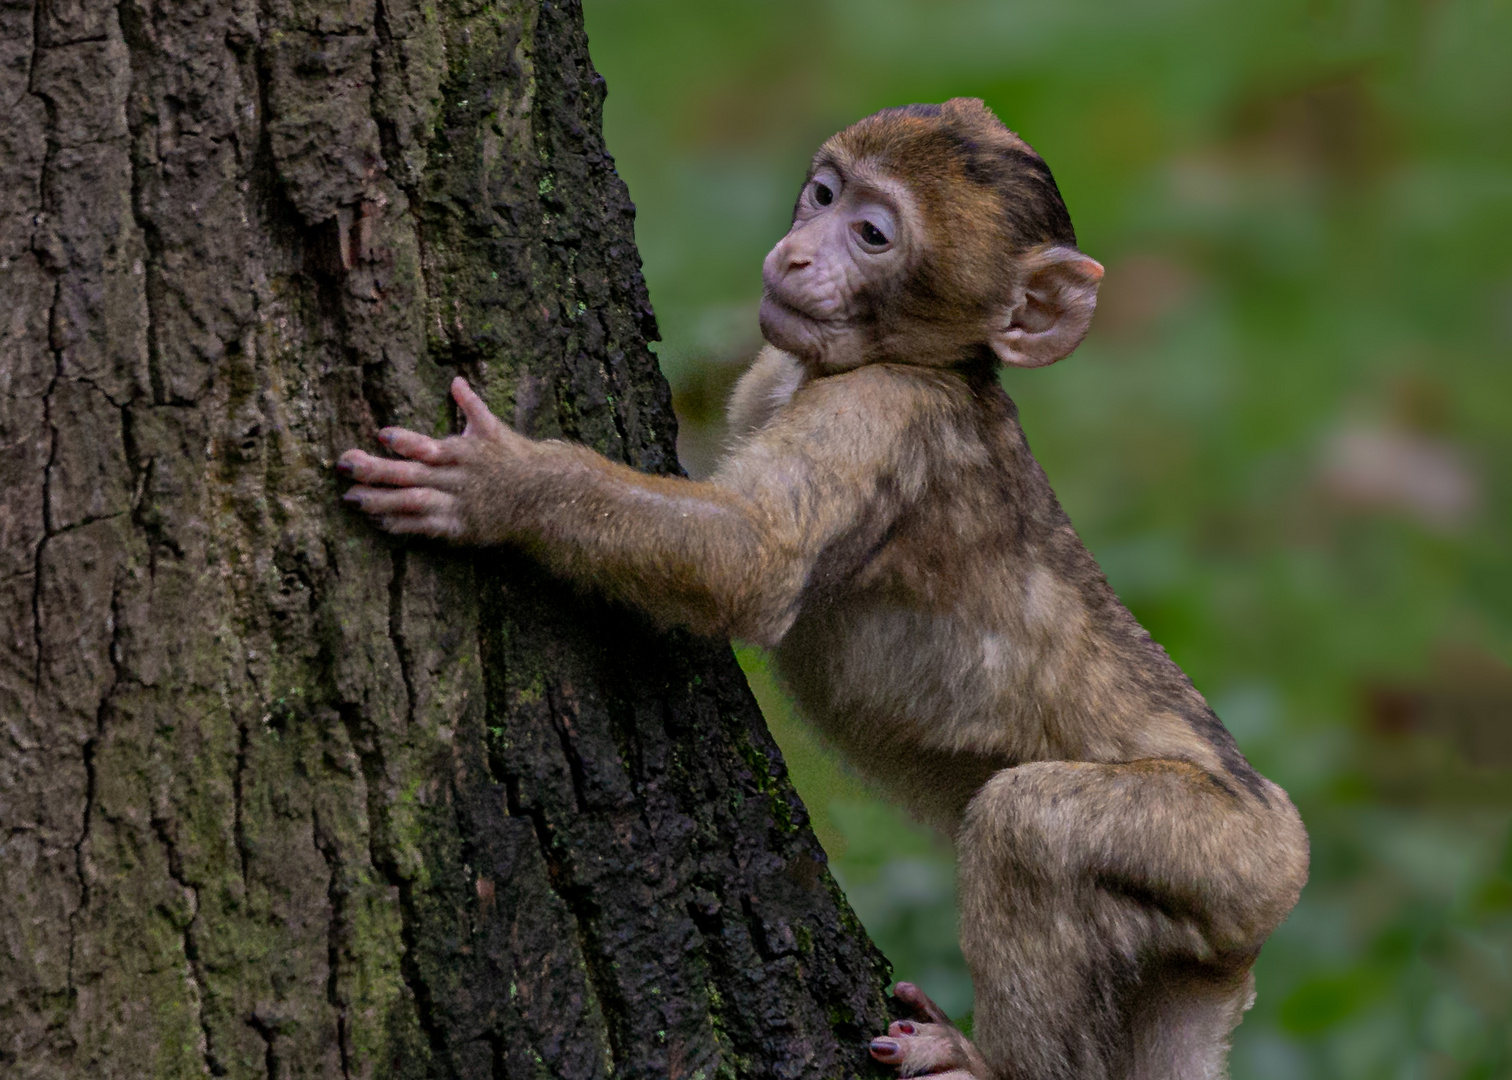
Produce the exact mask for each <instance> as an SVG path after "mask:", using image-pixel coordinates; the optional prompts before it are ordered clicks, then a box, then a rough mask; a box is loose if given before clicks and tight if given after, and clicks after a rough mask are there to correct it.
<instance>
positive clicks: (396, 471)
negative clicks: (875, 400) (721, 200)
mask: <svg viewBox="0 0 1512 1080" xmlns="http://www.w3.org/2000/svg"><path fill="white" fill-rule="evenodd" d="M452 392H453V395H454V396H455V397H456V399H457V403H458V404H459V405H460V406H461V409H462V412H463V415H464V417H465V418H466V428H465V430H464V432H463V434H461V435H457V436H452V437H450V438H446V439H432V438H429V437H427V436H425V435H421V434H418V433H416V432H412V431H406V430H404V429H400V428H391V429H385V430H384V432H383V433H382V434H381V436H380V437H381V438H382V439H383V441H384V442H385V444H386V445H387V446H388V447H389V449H391V450H393V451H394V452H395V453H397V454H399V455H401V456H400V457H399V458H379V457H375V456H373V455H371V454H367V453H364V452H363V451H361V450H349V451H347V452H346V453H345V454H343V455H342V457H341V461H340V464H339V466H338V467H339V468H340V469H341V471H343V472H344V473H346V474H348V475H350V476H352V477H353V478H354V479H355V480H357V481H358V484H357V485H356V486H354V487H353V488H352V489H351V490H350V491H348V492H347V495H346V498H347V499H348V500H349V501H351V502H354V503H356V504H357V505H358V506H359V507H361V509H363V510H364V511H366V512H367V513H369V514H371V515H373V517H374V519H375V521H376V523H377V524H378V525H379V526H380V527H382V528H384V529H387V530H388V531H390V532H395V533H417V534H422V535H429V536H439V537H445V538H448V539H452V540H456V541H459V542H462V543H470V544H499V543H511V544H516V545H519V546H521V547H524V548H526V549H527V550H529V551H531V552H532V553H534V554H536V555H537V556H538V557H540V558H541V559H542V560H544V561H545V562H546V563H547V564H548V565H550V566H551V567H552V568H553V569H555V570H557V571H558V572H559V573H562V574H564V575H566V576H567V577H569V578H572V579H574V580H576V581H578V582H580V583H582V584H585V585H591V586H593V587H596V588H600V589H603V590H604V591H606V592H608V593H610V594H611V595H613V596H615V597H617V598H618V599H621V600H624V601H627V602H629V603H632V604H635V605H636V606H638V607H641V608H643V609H644V610H646V611H648V612H649V613H651V614H652V615H653V616H655V617H656V618H658V619H659V620H661V621H663V622H666V623H676V624H681V625H684V626H688V627H690V628H692V629H694V630H696V631H698V632H700V633H705V634H719V635H731V636H735V637H741V638H744V639H747V640H750V641H754V642H758V643H762V644H774V643H775V642H776V641H777V640H779V639H780V638H781V636H782V634H783V633H784V632H785V631H786V629H787V627H788V626H789V625H790V624H791V622H792V619H793V617H794V615H795V614H796V606H797V603H798V600H799V597H800V595H801V593H802V591H803V587H804V585H805V583H806V581H807V579H808V576H809V571H810V569H811V567H812V565H813V563H814V561H815V560H816V559H817V558H818V557H819V555H820V553H821V552H823V551H824V550H825V549H826V547H828V546H829V545H830V543H831V542H832V541H833V540H834V539H836V538H837V537H838V536H840V535H842V534H843V533H844V532H845V531H846V530H847V528H848V526H849V525H850V523H851V522H854V521H856V520H859V519H861V518H863V517H864V518H867V519H874V518H875V517H876V514H875V512H873V513H870V514H867V513H865V512H864V511H866V509H867V507H866V503H867V502H868V501H869V500H871V499H873V498H874V494H873V493H874V492H875V490H876V487H877V484H876V483H875V481H874V479H873V478H874V477H875V476H876V475H879V474H880V472H881V469H882V467H883V465H884V463H885V459H886V458H887V457H888V455H889V451H890V448H889V445H888V439H887V437H886V435H885V433H884V432H882V431H876V430H872V431H870V438H869V439H868V440H867V442H868V443H869V449H870V451H871V452H870V453H867V452H866V449H867V448H862V447H860V446H858V440H857V439H856V438H855V437H854V435H855V432H854V431H852V432H851V433H850V437H847V434H846V430H845V429H846V428H847V427H850V428H857V427H858V422H857V417H856V416H855V405H856V403H855V402H849V403H848V404H839V403H838V402H836V401H834V400H831V399H833V398H835V397H836V395H835V394H834V393H825V392H823V391H821V392H820V393H817V394H812V395H809V400H806V401H805V402H804V406H805V407H803V408H797V409H790V410H788V411H787V412H786V413H784V415H782V416H779V417H776V418H774V419H773V421H772V422H771V423H770V424H769V425H768V427H767V428H766V429H765V430H764V431H763V432H762V433H761V434H760V436H759V437H757V438H753V439H750V440H747V441H746V442H745V443H744V444H742V446H741V447H740V448H739V449H738V450H737V451H736V453H735V455H734V456H733V457H732V458H731V460H730V461H728V462H727V463H726V465H725V466H724V467H722V468H721V469H720V471H719V473H718V474H717V475H716V476H715V478H714V479H713V480H710V481H703V482H697V481H691V480H683V479H677V478H670V477H653V476H647V475H645V474H643V473H639V472H636V471H635V470H634V469H631V468H628V467H627V466H624V465H620V464H616V463H614V462H611V461H609V460H607V459H606V458H604V457H602V456H601V455H599V454H596V453H594V452H593V451H591V450H589V449H587V448H586V447H583V446H577V445H573V444H570V443H563V442H555V441H551V442H537V441H534V440H532V439H528V438H526V437H524V436H522V435H520V434H518V433H516V432H514V431H511V430H510V429H509V428H508V427H507V426H505V425H504V424H503V423H501V422H500V421H499V420H498V419H497V418H496V417H494V416H493V414H492V413H490V412H489V411H488V409H487V407H486V406H485V405H484V404H483V402H482V400H481V399H480V398H478V396H477V395H476V394H474V393H473V392H472V390H471V389H470V388H469V387H468V386H467V384H466V382H465V381H463V380H461V379H458V380H456V382H455V383H454V384H453V387H452ZM841 396H842V397H843V395H841ZM847 412H849V413H850V415H849V417H848V421H849V422H848V423H846V422H845V421H846V419H847V417H846V416H845V415H844V414H845V413H847ZM837 421H839V422H838V424H837ZM837 426H838V429H839V430H834V429H835V428H836V427H837ZM881 426H882V427H886V426H887V425H886V424H883V425H881ZM868 474H870V475H868Z"/></svg>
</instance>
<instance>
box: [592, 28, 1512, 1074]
mask: <svg viewBox="0 0 1512 1080" xmlns="http://www.w3.org/2000/svg"><path fill="white" fill-rule="evenodd" d="M585 7H586V9H587V19H588V30H589V37H590V41H591V45H592V53H593V58H594V62H595V64H596V65H597V66H598V68H599V69H600V70H601V71H602V72H603V73H604V75H605V77H606V79H607V80H608V85H609V99H608V105H607V112H606V119H605V123H606V127H607V133H608V141H609V147H610V149H611V151H612V152H613V153H614V155H615V157H616V159H617V162H618V165H619V168H620V171H621V173H622V174H623V176H624V177H625V179H626V181H627V182H628V183H629V185H630V192H631V195H632V197H633V198H634V199H635V201H636V203H637V205H638V207H639V217H638V222H637V238H638V240H639V243H640V249H641V252H642V254H643V256H644V259H645V267H646V276H647V279H648V281H649V282H650V287H651V297H652V301H653V302H654V304H655V306H656V310H657V313H658V316H659V317H660V320H661V326H662V331H663V336H664V338H665V340H664V342H663V343H662V344H661V346H660V347H659V353H660V356H661V358H662V363H663V366H664V368H665V370H666V372H667V375H668V377H669V378H670V379H671V380H672V383H673V386H674V389H675V392H676V402H677V405H678V408H679V412H680V415H681V416H682V420H683V426H684V436H683V452H684V457H685V461H686V462H687V464H688V465H689V467H690V468H691V469H692V470H693V471H695V472H700V471H707V469H708V468H709V467H710V464H711V462H712V460H713V458H714V455H715V454H716V453H717V449H718V446H719V440H720V430H719V425H720V420H721V417H720V411H721V408H722V404H723V398H724V394H725V393H726V392H727V390H728V388H729V385H730V383H731V382H732V380H733V379H734V378H735V376H736V375H737V374H738V373H739V370H740V367H741V365H742V364H744V362H745V361H747V360H748V359H749V357H750V356H751V354H752V353H753V352H754V351H755V349H756V347H757V346H758V344H759V338H758V335H757V329H756V303H757V299H758V296H759V292H760V266H761V260H762V256H763V255H764V254H765V252H766V251H767V250H768V248H769V247H770V246H771V245H772V244H773V243H774V242H775V241H776V239H777V238H778V237H779V236H781V235H782V233H783V231H784V230H785V228H786V226H787V222H788V216H789V212H790V209H791V206H792V203H793V200H794V198H795V196H796V194H797V191H798V185H799V183H800V182H801V180H802V177H803V172H804V168H805V165H806V163H807V160H808V158H809V155H810V154H811V153H812V152H813V150H814V148H815V147H816V146H817V145H818V143H819V142H820V141H821V140H822V139H823V138H824V137H825V136H827V135H829V134H830V133H831V132H833V131H835V130H837V129H838V128H840V127H843V126H844V125H846V124H848V123H850V122H851V121H853V120H855V119H857V118H858V117H860V116H863V115H865V114H867V113H870V112H872V111H874V110H875V109H878V108H880V107H882V106H886V105H897V104H903V103H906V102H910V101H939V100H942V99H944V98H947V97H952V96H956V95H969V96H975V97H981V98H984V99H986V101H987V103H988V104H989V105H990V106H991V107H992V108H993V109H994V110H995V111H996V112H997V113H998V115H999V116H1000V117H1002V119H1003V120H1004V121H1005V122H1006V123H1007V124H1008V125H1009V126H1010V127H1012V128H1014V129H1015V130H1017V131H1019V132H1020V133H1021V134H1022V135H1023V136H1024V137H1025V138H1026V139H1028V140H1029V142H1030V143H1031V144H1033V145H1034V146H1035V147H1036V148H1037V149H1038V150H1039V151H1040V152H1041V153H1042V154H1043V155H1044V157H1045V158H1046V159H1047V160H1048V161H1049V162H1050V165H1051V167H1052V168H1053V169H1054V170H1055V175H1056V177H1057V179H1058V181H1059V183H1060V185H1061V188H1062V191H1063V192H1064V194H1065V197H1066V201H1067V203H1068V204H1069V206H1070V208H1071V213H1072V216H1073V218H1074V220H1075V222H1076V226H1077V232H1078V235H1079V237H1080V239H1081V245H1082V247H1083V249H1084V250H1086V251H1087V252H1088V253H1090V254H1092V255H1094V256H1095V257H1097V258H1098V259H1100V260H1102V261H1103V262H1104V263H1105V264H1106V265H1107V267H1108V274H1107V278H1106V279H1105V282H1104V288H1103V294H1102V299H1101V303H1100V305H1099V310H1098V316H1097V320H1096V322H1095V324H1094V326H1093V329H1092V333H1091V336H1090V337H1089V338H1088V340H1087V342H1086V344H1085V345H1083V346H1082V348H1081V349H1080V350H1079V351H1078V352H1077V354H1076V355H1075V356H1074V357H1072V358H1071V359H1070V360H1068V361H1066V362H1064V363H1062V364H1059V365H1057V366H1055V367H1053V368H1050V369H1046V370H1042V371H1030V372H1022V371H1021V372H1014V373H1012V374H1011V375H1010V376H1008V377H1007V385H1008V388H1009V391H1010V392H1011V393H1012V394H1013V395H1014V397H1015V398H1016V399H1017V400H1018V402H1019V404H1020V406H1021V408H1022V414H1023V422H1024V426H1025V428H1026V430H1027V431H1028V434H1029V437H1030V440H1031V442H1032V444H1033V445H1034V447H1035V450H1036V453H1037V455H1038V456H1039V458H1040V460H1041V462H1042V463H1043V464H1044V466H1045V469H1046V471H1047V472H1048V473H1049V476H1050V479H1051V481H1052V483H1053V484H1054V485H1055V488H1056V490H1057V491H1058V493H1059V494H1060V497H1061V499H1062V501H1063V502H1064V504H1065V505H1066V508H1067V510H1068V511H1069V512H1070V514H1071V517H1072V519H1073V520H1074V521H1075V523H1076V525H1077V527H1078V528H1079V530H1080V531H1081V534H1082V536H1083V538H1084V539H1085V540H1086V542H1087V544H1088V546H1089V547H1090V548H1091V549H1092V551H1093V552H1094V553H1095V554H1096V555H1097V557H1098V559H1099V560H1100V561H1101V563H1102V565H1103V567H1104V568H1105V569H1106V571H1107V573H1108V576H1109V578H1110V579H1111V581H1112V583H1113V585H1114V587H1115V588H1116V589H1117V590H1118V592H1119V594H1120V596H1122V597H1123V599H1124V600H1125V601H1126V602H1127V603H1128V604H1129V606H1130V607H1131V608H1132V609H1133V610H1134V613H1135V614H1136V615H1137V616H1138V617H1139V618H1140V619H1141V621H1143V622H1144V624H1145V625H1146V626H1147V627H1149V629H1150V631H1151V632H1152V633H1153V634H1154V636H1155V638H1156V639H1157V640H1158V641H1160V642H1161V643H1162V644H1164V645H1165V647H1166V648H1167V650H1169V652H1170V653H1171V655H1172V656H1173V657H1174V658H1175V659H1176V661H1177V662H1178V663H1180V664H1181V665H1182V667H1184V668H1185V669H1186V671H1187V672H1188V673H1189V674H1190V675H1191V676H1192V678H1193V679H1194V680H1195V681H1196V683H1197V686H1198V688H1199V689H1201V690H1202V691H1203V692H1204V693H1205V694H1206V695H1207V696H1208V698H1209V699H1210V700H1211V701H1212V702H1213V703H1214V705H1215V707H1216V708H1217V710H1218V712H1219V714H1220V715H1221V716H1222V717H1223V719H1224V721H1225V722H1226V723H1227V724H1228V725H1229V727H1230V728H1231V729H1232V730H1233V732H1234V734H1235V735H1236V736H1237V738H1238V739H1239V742H1240V744H1241V746H1242V747H1243V748H1244V750H1245V752H1246V753H1247V754H1248V755H1249V756H1250V758H1251V760H1253V761H1254V762H1255V763H1256V765H1257V766H1258V767H1259V768H1260V769H1261V770H1262V771H1263V772H1265V773H1266V774H1268V775H1269V776H1271V777H1272V778H1274V779H1275V780H1277V781H1278V782H1280V783H1281V784H1282V785H1284V786H1285V787H1286V788H1287V789H1288V790H1289V791H1290V792H1291V794H1292V796H1293V798H1294V799H1295V800H1296V802H1297V804H1298V806H1299V807H1300V808H1301V810H1302V814H1303V817H1304V818H1305V819H1306V821H1307V823H1308V826H1309V828H1310V830H1311V833H1312V840H1313V870H1312V880H1311V882H1310V884H1309V885H1308V888H1307V891H1306V892H1305V893H1304V894H1303V897H1302V903H1301V905H1300V906H1299V907H1298V908H1297V910H1296V912H1295V914H1294V915H1293V916H1292V918H1291V919H1290V921H1288V922H1287V923H1286V924H1285V925H1284V926H1283V927H1282V928H1281V929H1280V930H1279V931H1278V932H1277V934H1276V935H1275V937H1274V938H1273V939H1272V941H1271V943H1270V945H1268V946H1267V948H1266V950H1265V952H1264V954H1263V955H1262V957H1261V959H1260V963H1259V966H1258V969H1257V975H1258V979H1259V990H1260V996H1259V1001H1258V1003H1257V1005H1256V1006H1255V1008H1254V1010H1253V1011H1252V1012H1251V1013H1250V1014H1249V1016H1248V1018H1247V1019H1246V1021H1245V1023H1244V1024H1243V1026H1242V1027H1241V1028H1240V1030H1239V1032H1238V1033H1237V1037H1236V1041H1235V1050H1234V1055H1233V1070H1234V1075H1235V1077H1236V1078H1238V1080H1249V1078H1261V1077H1265V1078H1287V1080H1291V1078H1308V1077H1317V1078H1320V1080H1321V1078H1324V1077H1327V1078H1329V1080H1349V1078H1355V1077H1361V1078H1363V1077H1400V1078H1404V1080H1405V1078H1420V1077H1421V1078H1429V1077H1467V1078H1468V1077H1476V1078H1490V1077H1509V1076H1512V831H1509V824H1512V671H1509V667H1508V661H1509V659H1512V570H1509V564H1512V555H1509V542H1512V363H1509V361H1512V3H1509V2H1507V0H1480V2H1456V0H1438V2H1434V0H1423V2H1418V3H1405V2H1403V3H1393V2H1381V0H1361V2H1346V3H1338V2H1330V0H1317V2H1293V0H1285V2H1276V3H1266V2H1256V0H1247V2H1245V0H1208V2H1204V3H1197V2H1193V0H1171V2H1161V3H1146V2H1138V3H1132V2H1125V3H1099V4H1093V3H1086V2H1078V0H1060V2H1056V3H1041V4H1029V3H1014V2H984V0H930V2H924V0H913V2H909V0H871V2H860V0H849V2H847V0H586V3H585ZM742 660H743V662H744V663H745V664H746V666H747V670H748V671H750V672H751V675H752V680H753V684H754V685H755V686H756V687H757V690H758V693H759V694H760V696H761V698H762V702H763V706H764V708H765V709H766V712H767V716H768V718H769V720H770V721H771V723H772V725H773V728H774V730H775V731H776V732H777V734H778V737H779V739H780V741H781V742H782V744H783V747H784V750H785V751H786V752H787V755H788V760H789V763H790V765H791V768H792V771H793V774H794V778H795V780H796V782H797V783H798V786H799V789H800V791H801V792H802V794H803V795H804V798H805V800H806V801H807V802H808V805H809V807H810V808H811V810H812V811H813V814H814V818H815V824H816V826H817V828H818V830H819V832H820V835H821V838H822V839H823V841H824V843H825V845H826V847H827V848H828V849H829V851H830V853H831V856H832V862H833V865H834V867H835V870H836V872H837V874H838V875H839V876H840V878H841V879H842V881H843V882H844V884H845V886H846V888H847V891H848V893H849V895H850V897H851V900H852V903H853V904H854V906H855V907H856V909H857V911H858V913H859V914H860V915H861V917H862V918H863V919H864V920H865V922H866V924H867V926H868V928H869V929H870V930H871V931H872V933H873V935H874V936H875V937H876V939H877V940H878V942H879V943H880V944H881V945H882V946H883V948H884V949H885V950H886V951H887V953H888V954H889V956H890V957H891V958H892V960H893V961H894V963H895V965H896V968H897V972H898V974H899V976H900V977H908V978H911V979H914V980H916V981H919V982H921V983H922V984H923V985H924V986H925V987H926V988H927V989H929V990H930V991H931V992H933V993H935V994H936V995H937V996H938V998H939V999H940V1000H941V1002H942V1003H943V1004H945V1005H946V1006H947V1007H948V1008H949V1009H951V1010H952V1011H954V1012H957V1013H959V1012H964V1011H965V1010H968V1009H969V1008H970V993H971V990H970V983H969V981H968V980H967V979H966V977H965V973H964V968H963V966H962V964H961V960H960V956H959V953H958V952H957V950H956V947H955V929H954V913H953V899H952V888H953V880H952V869H951V857H950V853H949V848H948V844H946V843H945V842H944V841H942V840H941V839H939V838H936V837H933V836H931V835H929V834H928V833H926V832H923V831H921V830H919V829H918V828H917V827H915V826H912V825H910V824H907V823H906V822H905V821H904V819H902V817H901V816H900V815H899V814H898V813H897V812H896V811H894V810H892V809H890V808H888V807H887V806H885V805H883V804H880V803H878V802H877V801H876V800H874V799H873V798H871V797H870V796H869V795H868V793H867V792H866V791H865V790H864V789H863V788H862V786H861V785H860V784H859V783H858V782H857V781H856V780H854V779H853V778H852V777H851V776H849V775H848V774H847V773H846V772H845V771H844V770H843V768H841V767H839V766H837V765H836V764H835V763H834V762H833V760H831V759H830V758H829V757H828V756H826V754H825V752H824V751H823V750H822V749H820V748H819V747H817V746H816V745H815V744H814V743H813V741H812V740H811V738H810V737H809V736H808V735H807V733H806V732H805V731H804V729H803V728H802V727H801V726H800V725H799V724H798V723H797V722H796V721H795V720H794V719H793V718H792V716H791V714H790V712H789V710H788V708H787V706H786V704H785V702H784V701H783V699H782V696H781V694H780V692H779V691H778V690H777V689H776V688H775V687H774V685H773V683H772V680H771V678H770V677H769V675H768V674H767V672H766V670H765V667H764V663H763V659H762V657H761V656H759V655H758V654H756V653H754V652H747V653H744V654H743V656H742Z"/></svg>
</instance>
